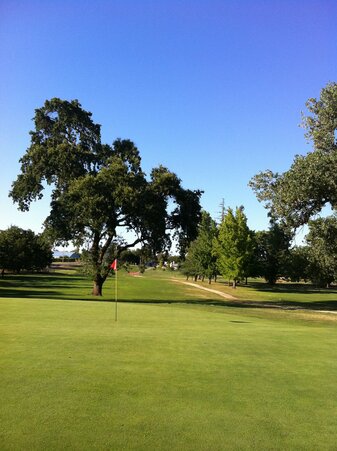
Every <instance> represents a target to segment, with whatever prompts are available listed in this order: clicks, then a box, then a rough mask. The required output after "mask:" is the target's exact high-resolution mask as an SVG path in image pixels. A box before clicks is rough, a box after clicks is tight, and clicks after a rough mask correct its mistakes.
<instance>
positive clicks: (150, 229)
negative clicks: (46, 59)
mask: <svg viewBox="0 0 337 451" xmlns="http://www.w3.org/2000/svg"><path fill="white" fill-rule="evenodd" d="M34 123H35V129H34V130H33V131H31V132H30V135H31V144H30V146H29V148H28V149H27V151H26V153H25V155H24V156H23V157H22V158H21V160H20V162H21V173H20V174H19V175H18V177H17V179H16V181H15V182H14V183H13V185H12V190H11V192H10V196H11V197H12V198H13V201H14V202H16V203H17V204H18V207H19V208H20V209H21V210H23V211H25V210H28V209H29V207H30V204H31V202H32V201H34V200H37V199H41V197H42V196H43V191H44V188H45V187H46V185H50V186H51V187H52V194H51V204H50V213H49V216H48V217H47V218H46V221H45V226H46V229H47V230H48V231H49V233H50V236H51V237H52V238H53V240H54V241H55V242H56V243H57V244H63V243H67V242H69V241H72V242H74V243H75V244H76V245H77V246H80V245H84V244H86V246H87V247H88V248H89V249H90V258H91V266H92V272H93V278H94V290H93V293H94V294H96V295H100V294H101V293H102V285H103V283H104V281H105V280H106V277H107V276H108V274H109V263H110V261H111V258H115V257H116V256H118V255H113V256H112V255H111V249H117V253H119V252H121V251H122V250H125V249H127V248H129V247H133V246H135V245H136V244H137V243H145V244H146V245H148V246H150V247H151V249H153V251H159V250H162V249H164V248H168V247H169V246H170V243H171V237H172V236H174V237H175V238H177V240H178V243H179V247H180V251H181V252H182V253H183V252H184V251H185V249H186V247H187V246H188V244H189V242H190V241H191V240H193V239H194V238H195V237H196V235H197V225H198V222H199V220H200V214H201V213H200V204H199V199H200V196H201V191H199V190H189V189H184V188H183V187H182V184H181V180H180V179H179V178H178V177H177V176H176V174H174V173H173V172H171V171H169V170H168V169H167V168H165V167H163V166H159V167H157V168H154V169H153V170H152V171H151V173H150V176H149V177H147V176H146V174H145V173H144V172H143V170H142V168H141V157H140V154H139V151H138V149H137V147H136V146H135V144H134V143H133V142H132V141H130V140H128V139H126V140H122V139H117V140H115V141H114V142H113V144H112V145H108V144H103V143H102V142H101V131H100V130H101V126H100V125H99V124H96V123H94V122H93V120H92V114H91V113H90V112H88V111H85V110H84V109H83V108H82V107H81V104H80V103H79V102H78V101H77V100H72V101H70V102H69V101H66V100H61V99H58V98H54V99H51V100H47V101H46V102H45V104H44V106H43V107H42V108H39V109H36V110H35V117H34ZM172 205H173V208H172ZM121 227H124V228H126V229H127V230H129V231H130V230H132V231H133V233H134V235H135V238H134V240H132V242H125V241H123V240H121V239H119V238H118V233H119V230H120V228H121Z"/></svg>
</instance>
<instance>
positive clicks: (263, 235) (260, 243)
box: [254, 222, 291, 284]
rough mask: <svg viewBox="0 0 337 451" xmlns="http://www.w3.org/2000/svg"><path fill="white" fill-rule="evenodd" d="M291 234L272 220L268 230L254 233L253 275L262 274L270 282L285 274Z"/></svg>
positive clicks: (272, 282)
mask: <svg viewBox="0 0 337 451" xmlns="http://www.w3.org/2000/svg"><path fill="white" fill-rule="evenodd" d="M290 241H291V235H290V234H289V233H288V232H287V231H286V230H285V229H284V228H282V227H281V226H280V225H279V224H277V223H275V222H272V223H271V225H270V229H269V230H268V231H258V232H255V235H254V245H255V246H254V249H255V250H254V266H255V269H254V271H255V274H254V276H255V277H256V276H262V277H264V278H265V279H266V281H267V282H268V283H270V284H274V283H275V282H276V280H277V279H278V278H279V277H281V276H285V275H286V274H287V268H288V264H289V257H290V254H289V247H290Z"/></svg>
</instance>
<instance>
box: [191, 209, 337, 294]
mask: <svg viewBox="0 0 337 451" xmlns="http://www.w3.org/2000/svg"><path fill="white" fill-rule="evenodd" d="M336 237H337V218H336V217H335V216H333V217H328V218H319V219H317V220H311V221H309V233H308V235H307V237H306V245H304V246H295V247H291V243H292V238H293V235H292V234H291V233H290V232H289V229H287V228H285V227H282V226H281V225H280V224H278V223H277V222H271V224H270V228H269V230H267V231H257V232H255V231H252V230H250V229H249V228H248V226H247V218H246V215H245V213H244V210H243V207H240V208H237V209H236V211H235V212H234V211H233V210H232V209H230V208H229V209H228V210H227V212H226V213H225V214H224V215H223V219H222V221H221V223H220V224H219V225H217V224H216V222H215V221H214V220H213V219H212V218H211V216H210V215H209V213H207V212H203V213H202V220H201V223H200V225H199V231H198V236H197V238H196V240H194V241H193V242H192V243H191V245H190V246H189V248H188V252H187V255H186V260H185V262H184V263H183V265H182V270H183V272H184V273H185V275H186V276H187V277H189V276H192V277H194V278H195V279H197V278H202V279H204V278H207V279H208V280H209V283H211V280H212V279H213V278H214V279H215V280H216V278H217V276H218V275H219V274H220V275H221V276H222V277H224V278H225V279H227V280H229V281H232V284H233V287H235V286H236V284H237V283H238V282H240V281H242V280H244V279H246V280H247V278H248V277H264V278H265V279H266V281H267V282H268V283H270V284H275V283H276V281H277V280H278V279H280V278H285V279H289V280H292V281H297V282H298V281H300V280H301V279H303V280H311V281H312V282H313V283H314V284H315V285H318V286H327V285H330V284H331V283H332V282H333V281H336V280H337V240H336Z"/></svg>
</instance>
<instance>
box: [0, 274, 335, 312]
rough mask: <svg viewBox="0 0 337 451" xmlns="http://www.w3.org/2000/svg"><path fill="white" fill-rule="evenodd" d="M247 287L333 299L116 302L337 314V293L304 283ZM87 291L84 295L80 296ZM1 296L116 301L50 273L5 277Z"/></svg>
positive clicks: (87, 284)
mask: <svg viewBox="0 0 337 451" xmlns="http://www.w3.org/2000/svg"><path fill="white" fill-rule="evenodd" d="M248 287H251V288H253V289H254V290H255V291H260V292H264V293H278V294H282V293H303V294H308V295H309V294H314V293H316V294H318V293H323V292H324V293H330V294H336V300H331V301H324V300H322V301H321V300H312V301H311V300H308V301H302V302H296V301H286V300H280V301H272V300H271V301H253V300H249V299H236V300H224V299H222V300H219V299H216V298H215V299H214V298H212V299H207V300H198V299H195V300H194V299H186V298H185V299H175V300H172V299H165V298H164V299H146V300H143V299H132V298H120V299H118V302H119V303H124V302H125V303H126V302H127V303H135V304H186V305H188V304H190V305H205V306H217V307H234V308H250V309H252V308H253V309H257V308H264V309H282V310H327V311H337V290H336V289H334V288H330V289H316V288H314V287H312V286H310V285H303V284H285V285H277V286H271V285H267V284H263V283H258V282H257V283H254V282H253V283H250V284H249V285H248ZM74 289H78V290H79V291H81V293H80V294H78V295H77V294H74V293H71V292H69V293H67V290H72V291H73V290H74ZM84 290H88V292H87V293H83V291H84ZM0 297H2V298H18V297H20V298H24V299H30V300H34V299H37V300H38V299H46V298H48V299H50V300H65V301H84V302H87V301H92V302H115V301H114V299H111V298H107V297H106V296H103V297H100V298H97V297H95V296H92V294H91V283H90V282H89V281H87V282H86V281H85V280H84V279H83V277H82V276H80V275H78V276H76V275H75V274H71V275H70V274H63V273H57V274H55V273H49V274H29V275H27V274H24V275H6V277H5V278H4V279H1V280H0Z"/></svg>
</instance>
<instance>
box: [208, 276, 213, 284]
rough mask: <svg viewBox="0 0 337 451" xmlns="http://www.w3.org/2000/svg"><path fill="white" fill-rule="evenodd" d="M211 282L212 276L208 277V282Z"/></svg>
mask: <svg viewBox="0 0 337 451" xmlns="http://www.w3.org/2000/svg"><path fill="white" fill-rule="evenodd" d="M211 283H212V277H209V278H208V284H209V285H211Z"/></svg>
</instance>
